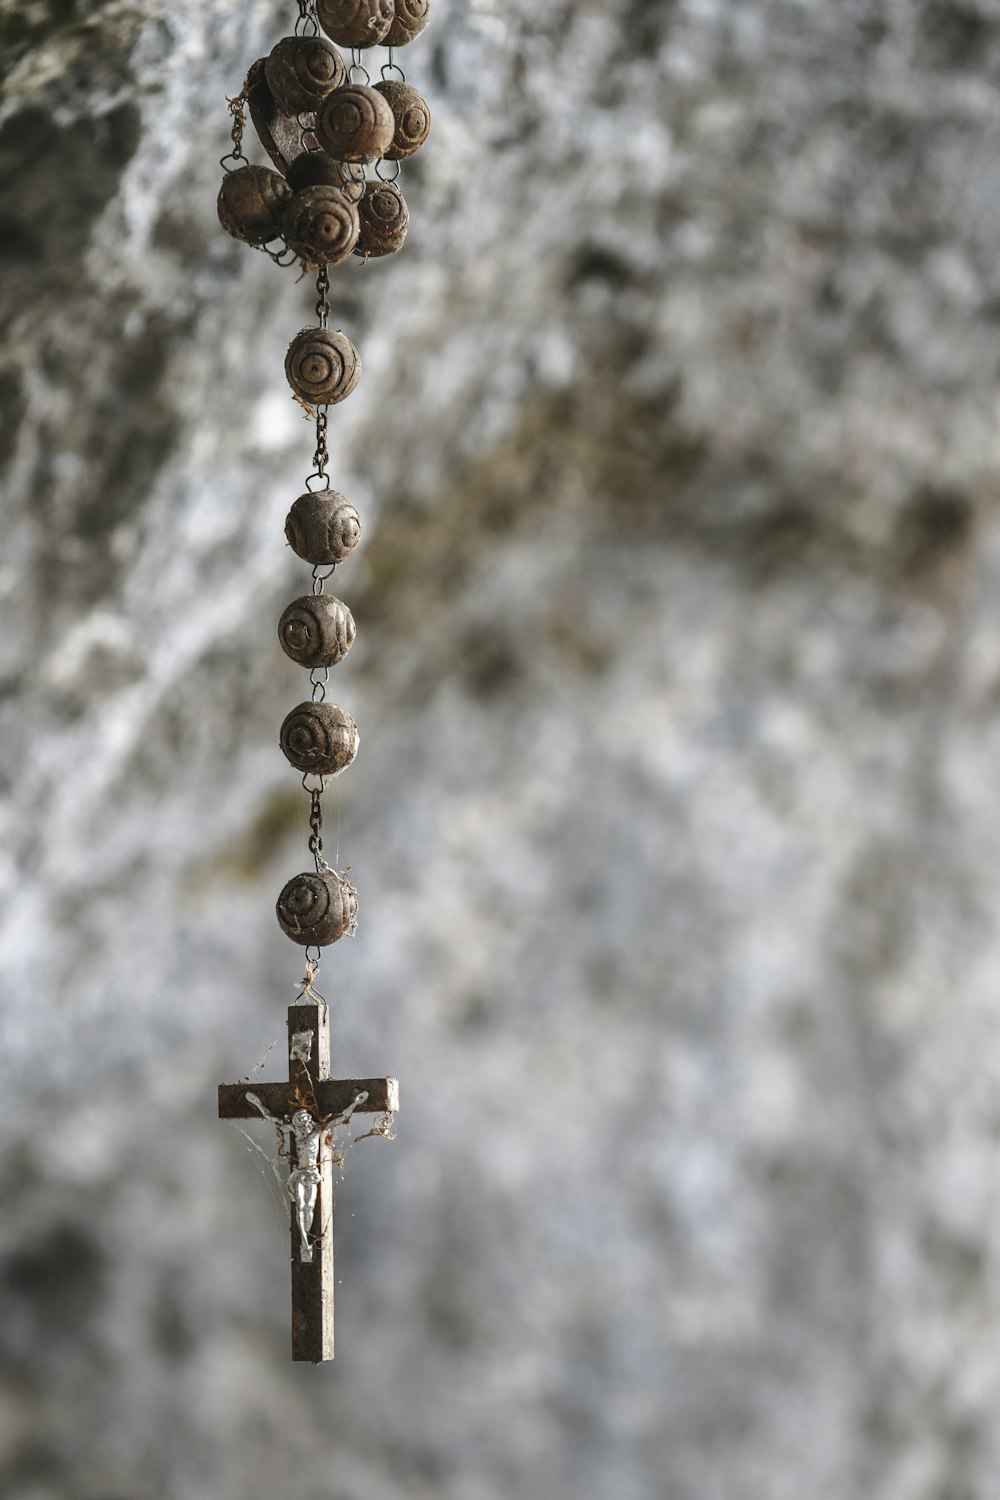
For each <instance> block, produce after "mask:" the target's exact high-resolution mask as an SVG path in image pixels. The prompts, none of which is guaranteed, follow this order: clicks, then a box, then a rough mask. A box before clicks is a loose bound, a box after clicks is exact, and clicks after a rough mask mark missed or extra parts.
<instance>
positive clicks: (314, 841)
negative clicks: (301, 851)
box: [309, 787, 323, 873]
mask: <svg viewBox="0 0 1000 1500" xmlns="http://www.w3.org/2000/svg"><path fill="white" fill-rule="evenodd" d="M309 830H310V832H309V853H310V854H311V855H312V857H313V859H314V860H315V861H316V871H317V873H318V872H319V870H320V867H321V864H322V856H323V792H322V789H321V788H319V787H314V788H313V790H312V791H311V792H310V794H309Z"/></svg>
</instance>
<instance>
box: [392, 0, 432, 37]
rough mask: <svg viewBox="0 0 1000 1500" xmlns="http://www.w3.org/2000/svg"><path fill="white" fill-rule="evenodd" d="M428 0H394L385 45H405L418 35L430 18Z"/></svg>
mask: <svg viewBox="0 0 1000 1500" xmlns="http://www.w3.org/2000/svg"><path fill="white" fill-rule="evenodd" d="M430 10H431V6H430V0H396V4H395V12H396V13H395V15H394V16H393V20H392V25H391V26H390V27H389V30H388V31H387V32H386V35H385V45H386V46H387V47H405V46H406V44H407V42H412V41H413V38H414V37H415V36H419V35H420V33H421V32H422V31H423V29H424V27H425V26H426V25H427V22H428V21H429V20H430Z"/></svg>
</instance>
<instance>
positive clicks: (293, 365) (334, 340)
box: [285, 328, 361, 406]
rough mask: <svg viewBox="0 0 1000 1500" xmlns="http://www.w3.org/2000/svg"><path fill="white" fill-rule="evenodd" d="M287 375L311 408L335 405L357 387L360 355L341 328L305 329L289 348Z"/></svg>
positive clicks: (286, 361) (286, 360) (296, 336)
mask: <svg viewBox="0 0 1000 1500" xmlns="http://www.w3.org/2000/svg"><path fill="white" fill-rule="evenodd" d="M285 374H286V376H287V377H288V384H289V385H290V386H291V388H292V390H293V391H294V392H295V394H296V395H297V396H298V397H300V399H301V400H303V401H304V402H305V403H306V404H307V405H308V406H336V404H337V402H338V401H344V400H346V398H347V397H348V396H349V395H350V394H351V392H352V391H353V389H354V387H355V386H356V385H357V383H358V380H359V378H360V375H361V356H360V355H359V353H358V351H357V349H356V348H355V347H354V345H353V344H352V343H351V340H350V339H349V338H348V337H347V334H346V333H341V331H340V329H339V328H303V330H302V332H301V333H297V334H296V335H295V337H294V338H293V339H292V342H291V343H290V344H289V346H288V353H287V354H286V355H285Z"/></svg>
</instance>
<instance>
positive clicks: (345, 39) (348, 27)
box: [316, 0, 394, 47]
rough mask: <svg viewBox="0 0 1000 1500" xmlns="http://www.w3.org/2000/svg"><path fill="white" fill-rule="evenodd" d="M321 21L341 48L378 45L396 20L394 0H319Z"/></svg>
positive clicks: (318, 7)
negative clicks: (394, 16)
mask: <svg viewBox="0 0 1000 1500" xmlns="http://www.w3.org/2000/svg"><path fill="white" fill-rule="evenodd" d="M316 15H317V17H318V19H319V24H320V25H321V26H322V28H323V30H324V31H325V32H326V34H327V36H328V37H330V39H331V40H332V41H334V42H336V43H337V44H338V46H340V47H374V46H376V45H377V44H378V43H379V42H380V41H382V39H383V37H384V36H385V34H386V32H387V31H388V30H389V27H390V26H391V25H392V22H393V15H394V9H393V0H316Z"/></svg>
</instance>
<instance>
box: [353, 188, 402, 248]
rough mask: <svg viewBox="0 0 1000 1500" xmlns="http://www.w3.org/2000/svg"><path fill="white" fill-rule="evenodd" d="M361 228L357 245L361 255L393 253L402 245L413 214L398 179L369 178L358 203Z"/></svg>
mask: <svg viewBox="0 0 1000 1500" xmlns="http://www.w3.org/2000/svg"><path fill="white" fill-rule="evenodd" d="M358 217H359V219H360V222H361V232H360V234H359V235H358V243H357V245H356V246H355V249H356V250H357V253H358V254H359V255H391V254H392V253H393V251H394V250H399V249H401V248H402V244H403V241H404V240H405V238H406V229H407V225H408V224H409V222H410V215H409V213H408V212H407V208H406V203H405V202H404V200H403V195H402V193H401V192H400V191H399V188H398V187H397V186H396V184H395V183H394V182H380V181H379V180H378V178H376V179H375V180H374V182H369V184H368V186H367V188H366V189H365V195H364V197H363V198H362V200H361V202H360V203H359V204H358Z"/></svg>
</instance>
